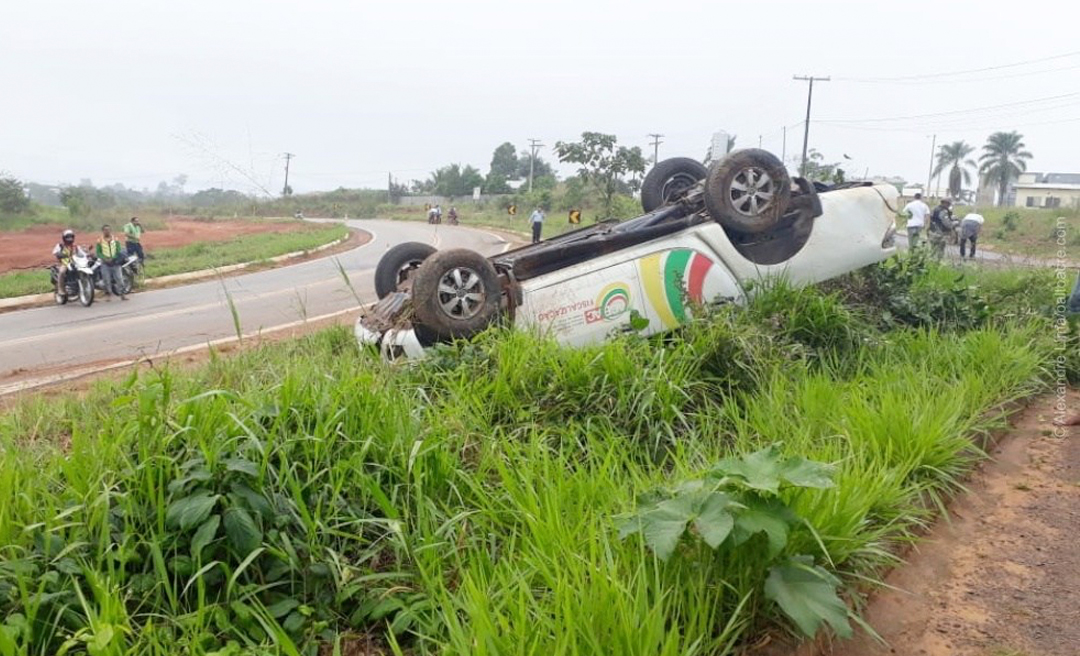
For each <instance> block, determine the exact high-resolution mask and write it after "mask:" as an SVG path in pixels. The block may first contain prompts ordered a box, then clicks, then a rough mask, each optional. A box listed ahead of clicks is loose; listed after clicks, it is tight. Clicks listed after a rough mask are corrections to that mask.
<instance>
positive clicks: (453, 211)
mask: <svg viewBox="0 0 1080 656" xmlns="http://www.w3.org/2000/svg"><path fill="white" fill-rule="evenodd" d="M446 218H447V219H449V220H450V225H457V224H458V213H457V208H456V207H451V208H450V213H449V214H447V215H446Z"/></svg>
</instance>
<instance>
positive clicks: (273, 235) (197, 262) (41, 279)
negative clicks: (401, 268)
mask: <svg viewBox="0 0 1080 656" xmlns="http://www.w3.org/2000/svg"><path fill="white" fill-rule="evenodd" d="M347 233H348V230H347V229H346V228H344V227H342V226H340V225H319V224H301V225H298V226H297V229H296V230H293V231H289V232H267V233H257V234H253V235H244V236H242V237H236V238H234V239H230V240H227V241H219V242H199V243H195V244H188V245H187V246H181V247H178V248H162V249H151V248H148V249H147V260H146V269H145V275H146V276H148V277H151V278H155V277H160V276H168V275H172V274H176V273H187V272H189V271H201V270H204V269H212V268H215V267H223V266H228V265H230V264H239V263H242V262H262V261H265V260H269V259H270V258H273V257H276V256H278V255H284V254H285V253H292V252H295V251H305V250H311V249H313V248H317V247H319V246H322V245H324V244H328V243H330V242H332V241H334V240H336V239H341V238H342V237H344V236H345V235H346V234H347ZM81 242H82V240H80V243H81ZM50 291H52V285H50V284H49V273H48V271H47V270H46V269H45V268H44V267H42V268H40V269H34V270H31V271H12V272H9V273H4V274H0V298H10V297H13V296H24V295H27V294H40V293H46V292H50Z"/></svg>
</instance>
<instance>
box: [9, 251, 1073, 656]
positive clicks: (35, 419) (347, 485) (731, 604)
mask: <svg viewBox="0 0 1080 656" xmlns="http://www.w3.org/2000/svg"><path fill="white" fill-rule="evenodd" d="M865 275H866V276H869V277H870V278H871V279H870V280H869V281H865V280H856V281H849V282H848V283H846V284H844V285H841V286H840V289H842V290H845V291H844V293H843V295H841V293H840V292H839V291H838V292H834V293H827V292H823V291H820V290H813V289H811V290H790V289H787V288H785V287H783V286H778V287H776V288H774V289H771V290H765V291H764V292H763V293H762V294H761V295H760V296H759V297H758V298H757V299H756V300H755V301H754V303H753V305H752V306H751V307H750V308H749V309H748V310H741V309H735V308H722V309H720V310H718V311H716V312H715V313H712V314H711V315H709V316H707V317H701V318H699V319H697V320H695V321H693V322H692V323H691V324H690V325H688V326H687V327H685V328H684V329H682V330H680V331H678V332H677V333H672V334H668V335H664V336H658V337H655V338H650V339H643V338H640V337H636V336H624V337H621V338H619V339H617V340H614V341H611V342H609V343H607V344H604V345H600V346H596V347H592V348H586V349H577V350H574V349H566V348H562V347H559V346H558V345H556V344H554V343H551V342H549V341H545V340H543V339H540V338H538V337H535V336H533V335H530V334H525V333H517V332H512V331H509V330H500V329H493V330H492V331H490V332H489V333H487V334H485V335H483V336H480V337H479V338H477V339H476V340H474V341H473V342H472V343H460V344H457V345H454V346H449V347H444V348H441V349H438V350H436V351H435V352H433V353H432V354H431V357H430V358H428V359H427V360H425V361H423V362H419V363H402V364H396V365H390V364H386V363H384V362H382V361H381V360H380V359H379V358H378V356H377V355H376V354H374V353H372V352H370V351H366V350H360V349H358V348H357V346H356V344H355V342H354V340H353V337H352V335H351V333H350V331H349V330H347V329H345V328H335V329H331V330H328V331H324V332H321V333H318V334H315V335H312V336H309V337H306V338H302V339H298V340H294V341H288V342H284V343H278V344H274V345H272V346H267V347H262V348H256V349H252V350H248V351H245V352H242V353H240V354H238V355H237V356H236V357H233V358H231V359H227V360H226V359H222V358H219V357H213V358H212V359H211V362H210V363H209V364H208V365H206V366H205V367H202V368H199V369H196V370H188V371H184V370H170V369H168V368H165V369H155V370H152V371H148V372H146V373H142V374H134V373H133V374H132V375H131V377H130V378H128V379H126V380H124V381H117V382H101V383H98V384H97V385H95V386H94V387H93V389H92V390H91V391H90V392H88V393H87V394H86V395H85V396H82V397H77V396H60V397H50V398H49V399H35V398H30V399H25V400H23V401H22V402H20V403H17V404H15V405H13V406H12V407H11V408H10V409H9V410H8V411H7V412H6V413H5V414H4V415H3V416H0V616H3V617H5V620H4V624H3V625H2V627H3V628H0V656H7V655H8V654H44V653H55V652H56V651H57V650H58V649H59V648H60V647H61V645H63V644H64V643H65V642H66V641H67V642H73V644H74V645H76V647H77V648H80V649H81V646H82V645H85V644H87V643H89V644H93V645H94V649H93V650H88V651H89V652H90V653H95V654H176V653H192V654H209V653H215V654H240V653H244V654H252V655H254V654H267V653H271V654H299V653H302V654H314V653H315V652H316V650H317V649H318V648H319V646H320V645H322V646H323V648H324V649H325V651H324V652H323V653H337V652H335V651H333V650H334V649H335V647H338V648H340V647H342V645H343V643H350V642H357V643H363V642H367V641H372V642H373V643H374V644H376V645H382V646H383V647H385V648H386V649H387V653H402V654H404V653H407V654H480V655H485V654H500V655H501V654H537V653H542V654H600V653H605V654H626V655H635V654H640V655H642V656H646V655H647V656H653V655H655V654H671V655H674V654H733V653H736V651H737V650H738V649H739V648H740V647H741V646H745V645H746V644H747V643H748V641H750V640H752V639H756V638H757V637H759V635H760V632H761V631H763V630H766V629H768V628H769V627H775V626H776V625H777V624H778V623H779V624H780V625H783V626H786V624H785V621H784V620H783V619H782V618H781V617H780V616H779V614H778V613H777V610H776V608H775V607H774V606H773V605H772V604H771V603H770V602H768V601H767V600H766V599H765V598H764V596H763V595H762V593H761V590H762V585H763V581H764V578H765V577H766V575H767V572H768V568H769V566H770V562H771V560H770V558H769V556H768V554H767V553H766V550H765V549H764V548H763V543H761V542H756V541H755V542H750V543H747V544H746V545H744V546H743V547H740V548H736V549H735V550H734V551H728V552H723V553H721V552H716V551H711V550H709V549H707V548H703V547H702V546H701V545H700V544H699V543H690V542H689V541H687V542H685V543H684V544H682V545H681V547H680V549H679V550H678V552H677V553H676V555H675V556H674V557H673V558H672V559H670V560H669V561H667V562H662V561H660V560H658V559H657V558H656V557H655V556H654V555H653V554H652V552H651V551H649V550H648V549H646V548H645V547H644V545H643V543H642V542H641V541H640V540H639V539H638V538H636V537H631V538H630V539H627V540H620V539H619V538H618V535H617V533H616V530H615V516H616V515H618V514H620V513H623V512H626V511H628V510H631V509H633V508H634V506H635V496H636V495H638V494H641V493H645V492H647V491H649V490H650V489H652V488H654V487H655V486H657V485H665V484H669V483H671V482H672V481H678V480H684V479H686V478H688V477H692V476H694V475H697V474H699V473H700V472H701V471H703V470H704V469H705V468H706V467H708V466H709V465H710V464H712V463H714V462H716V461H717V460H718V459H720V458H722V457H725V456H729V455H732V454H737V453H748V452H750V451H753V450H756V449H758V448H760V447H762V446H764V445H768V444H771V443H774V442H780V443H782V448H783V450H784V451H785V452H786V453H790V454H800V455H803V456H806V457H808V458H813V459H817V460H821V461H825V462H832V463H835V464H836V465H837V474H836V479H837V482H838V485H837V487H835V488H832V489H825V490H817V489H814V490H797V491H792V492H790V493H789V494H788V496H786V499H785V500H786V501H787V502H788V503H790V504H791V505H792V507H794V508H795V509H796V510H797V511H798V513H799V515H800V516H802V517H803V518H805V520H806V524H805V526H804V527H803V528H799V529H796V530H794V531H793V532H792V533H791V536H790V539H789V541H788V546H787V547H786V548H785V554H786V553H792V554H794V553H804V554H810V555H813V556H814V557H815V558H816V559H817V562H818V563H819V564H823V565H825V566H826V567H828V568H829V569H830V570H832V571H834V572H836V573H838V574H839V575H840V576H841V578H842V579H843V581H844V582H845V585H846V586H847V587H848V594H851V595H854V594H856V593H855V588H856V586H858V585H860V584H861V583H862V582H863V581H864V580H865V579H866V577H873V576H874V575H875V572H877V571H879V568H880V567H882V566H885V565H889V564H891V563H894V562H895V557H894V556H893V554H894V553H895V551H896V549H897V548H898V546H899V545H902V544H903V543H905V542H908V541H910V540H911V539H912V534H913V531H914V530H915V529H917V528H918V527H920V526H922V525H924V524H925V523H926V522H927V521H929V520H930V519H931V517H932V510H933V509H934V508H935V507H936V505H937V504H938V503H939V502H940V501H941V500H942V499H944V498H946V497H947V496H948V495H949V494H951V493H953V492H955V491H957V490H958V489H959V488H960V485H961V483H962V480H963V477H964V476H965V474H966V473H967V472H968V471H969V470H970V468H971V467H972V466H973V464H974V463H976V462H977V461H978V460H979V459H981V458H982V457H984V454H983V452H982V451H981V449H980V448H979V440H980V439H981V438H983V437H985V435H986V434H987V433H988V432H989V431H991V430H992V429H994V428H997V427H1000V426H1001V425H1002V410H1001V408H1002V404H1004V403H1007V402H1009V401H1012V400H1015V399H1021V398H1024V397H1027V396H1029V395H1031V394H1032V393H1034V392H1035V391H1036V390H1038V389H1040V388H1041V387H1042V385H1044V380H1045V375H1046V373H1045V368H1046V366H1047V364H1048V363H1049V362H1050V359H1051V358H1052V357H1053V346H1054V345H1053V341H1052V338H1051V331H1050V330H1048V325H1049V324H1048V321H1049V319H1048V317H1047V313H1046V311H1045V310H1046V309H1045V308H1043V307H1042V306H1041V305H1040V304H1039V301H1038V300H1037V299H1041V298H1044V296H1040V295H1030V296H1015V295H1010V294H1008V293H1007V292H1002V291H1001V290H1000V288H1003V287H1020V286H1024V285H1027V286H1029V287H1030V286H1033V285H1035V284H1042V283H1041V282H1040V281H1041V280H1042V279H1040V278H1037V277H1035V276H1034V275H1033V274H1031V273H1025V272H1021V273H1015V272H1014V273H1012V274H1011V275H1010V276H1008V277H1005V275H1004V274H1000V273H999V274H996V275H998V278H996V279H993V280H984V279H981V278H976V277H972V275H973V274H966V275H967V278H966V279H965V281H964V283H965V284H964V287H965V289H966V288H967V287H968V286H970V285H982V286H984V289H983V293H985V294H986V297H987V298H999V299H1007V305H1006V301H1005V300H1002V301H1001V307H998V308H996V312H995V313H994V315H993V316H978V317H974V318H972V319H971V321H966V320H965V321H956V315H955V313H954V312H953V310H948V309H942V308H941V307H939V306H938V305H936V304H933V305H931V306H929V307H927V308H926V309H925V311H923V312H913V313H912V314H911V317H910V318H905V319H904V320H905V321H908V322H909V323H907V324H904V325H892V326H891V327H883V324H882V323H881V321H880V317H879V316H878V315H879V314H880V309H879V308H880V306H879V305H878V303H879V301H878V300H876V299H875V297H874V294H879V293H886V292H887V293H900V291H902V290H900V291H898V290H897V289H896V288H895V287H896V286H899V285H900V284H901V282H897V280H898V278H897V277H896V276H891V277H890V276H885V277H884V278H883V279H884V282H882V281H881V280H876V279H874V278H873V276H874V275H877V274H871V273H868V274H865ZM939 275H940V276H941V277H942V278H947V279H949V280H952V279H954V278H955V276H956V274H955V272H952V273H950V274H939V272H938V270H937V269H930V270H929V271H913V270H905V271H904V272H903V276H907V278H902V277H901V280H906V281H907V283H909V284H911V285H912V286H914V285H916V284H918V285H923V286H930V285H933V280H934V279H935V276H939ZM859 277H861V276H856V278H859ZM875 280H876V281H875ZM1043 282H1045V281H1043ZM887 285H893V286H894V287H893V288H890V287H888V286H887ZM868 290H869V291H868ZM952 293H954V290H953V288H952V287H947V288H945V289H944V290H943V291H942V294H945V295H947V294H952ZM933 298H934V299H937V300H940V299H939V297H933ZM1033 298H1034V299H1036V300H1034V301H1033V300H1032V299H1033ZM935 303H936V300H935ZM782 555H783V554H782ZM80 653H81V652H80Z"/></svg>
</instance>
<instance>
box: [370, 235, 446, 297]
mask: <svg viewBox="0 0 1080 656" xmlns="http://www.w3.org/2000/svg"><path fill="white" fill-rule="evenodd" d="M434 253H435V247H434V246H429V245H428V244H422V243H420V242H418V241H407V242H405V243H403V244H398V245H397V246H394V247H393V248H391V249H390V250H388V251H386V254H385V255H383V256H382V258H381V259H380V260H379V263H378V264H377V265H375V295H376V296H378V297H379V298H380V299H381V298H385V297H386V296H387V295H388V294H390V293H391V292H393V291H394V290H395V289H397V287H398V285H400V284H401V283H403V282H405V279H406V278H409V277H411V276H413V275H414V274H415V273H416V270H417V269H419V268H420V265H421V264H423V262H424V260H426V259H428V258H429V257H431V256H432V255H433V254H434Z"/></svg>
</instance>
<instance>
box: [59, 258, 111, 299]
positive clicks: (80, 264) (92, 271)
mask: <svg viewBox="0 0 1080 656" xmlns="http://www.w3.org/2000/svg"><path fill="white" fill-rule="evenodd" d="M71 264H72V270H70V271H68V272H67V275H65V276H64V289H63V291H60V290H57V291H54V292H53V295H54V298H55V299H56V304H57V305H64V304H65V303H67V302H68V300H69V299H71V298H78V299H79V303H81V304H82V306H83V307H90V306H91V305H92V304H93V303H94V288H95V287H97V286H98V285H96V284H95V282H94V279H95V277H96V278H97V279H99V280H100V278H101V262H98V261H97V258H95V257H92V256H90V255H87V254H86V253H85V252H82V251H80V252H78V253H75V254H74V255H73V256H72V257H71ZM59 276H60V267H59V265H56V264H54V265H52V266H51V267H49V279H50V280H51V281H52V286H53V289H56V281H57V278H58V277H59Z"/></svg>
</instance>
